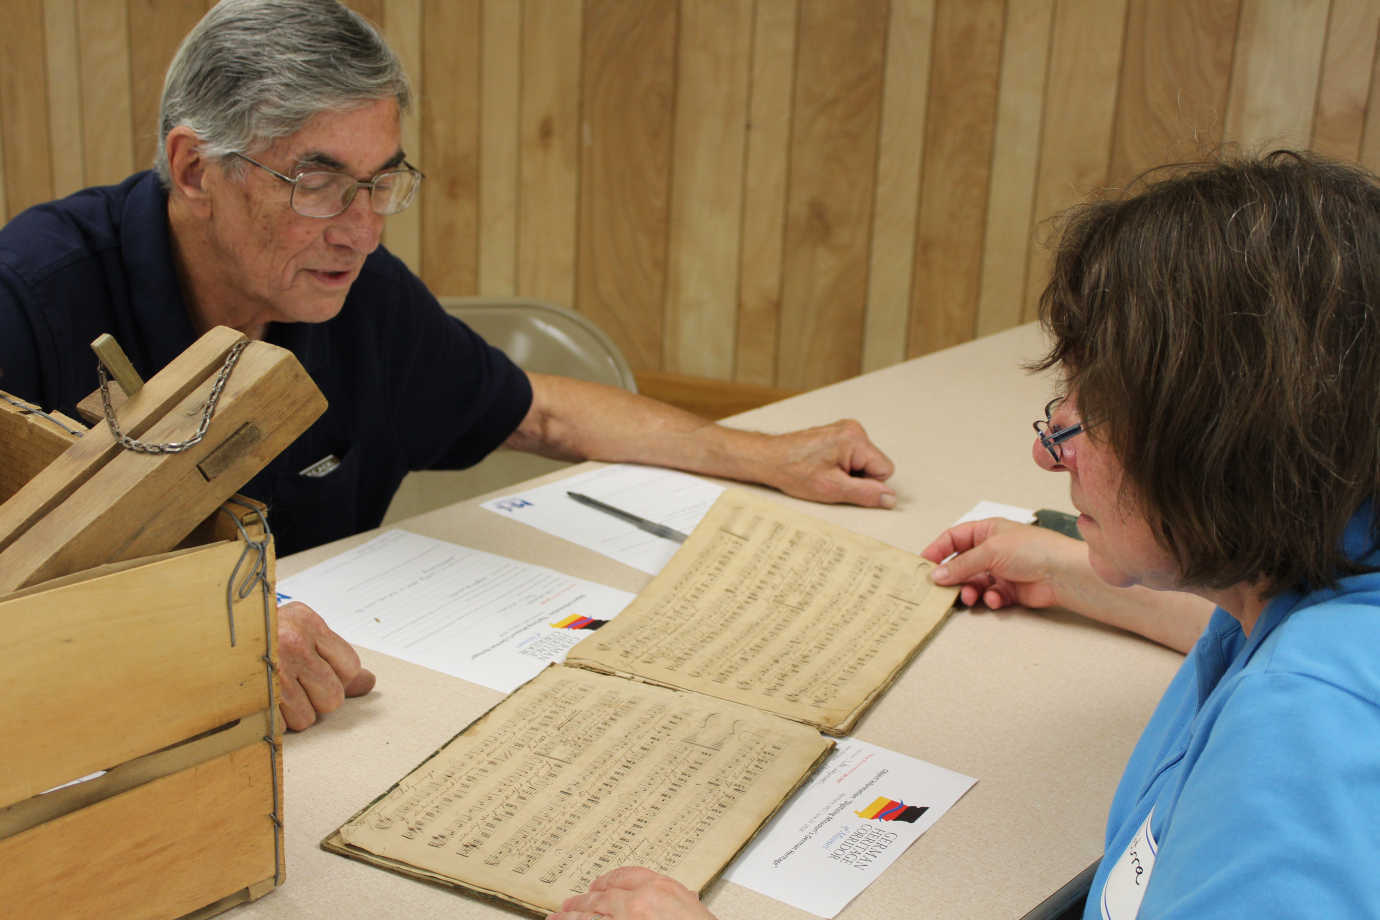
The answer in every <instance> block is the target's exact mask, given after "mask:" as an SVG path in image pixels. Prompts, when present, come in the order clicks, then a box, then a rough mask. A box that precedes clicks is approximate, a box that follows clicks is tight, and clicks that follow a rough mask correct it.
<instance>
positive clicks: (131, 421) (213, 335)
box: [0, 327, 244, 550]
mask: <svg viewBox="0 0 1380 920" xmlns="http://www.w3.org/2000/svg"><path fill="white" fill-rule="evenodd" d="M243 339H244V335H243V334H241V333H239V332H236V331H235V330H233V329H228V328H226V327H217V328H215V329H212V330H211V331H210V332H208V333H206V334H205V335H204V336H202V337H201V338H200V339H198V340H197V341H196V342H194V343H193V344H192V345H191V347H189V348H187V349H186V350H185V351H183V352H182V353H181V354H180V355H178V356H177V357H176V358H174V359H173V360H172V361H170V362H168V365H167V367H165V368H163V370H162V371H160V372H159V373H158V374H156V375H154V377H153V379H152V380H150V381H148V384H147V385H146V386H145V387H144V388H143V389H141V390H140V391H139V393H138V395H136V396H134V397H132V398H131V399H130V400H128V401H127V402H126V403H125V404H124V405H123V407H122V408H121V409H120V410H119V416H118V418H119V422H120V424H121V426H122V427H123V428H124V431H125V433H126V434H128V435H129V436H130V437H132V438H138V437H142V436H143V434H144V433H145V432H146V431H148V430H149V428H150V427H152V425H153V424H154V422H155V421H157V420H158V419H160V418H163V417H164V416H165V415H167V414H168V412H170V411H171V410H172V408H173V407H174V406H176V405H177V404H178V403H180V402H181V401H182V400H183V399H184V398H185V397H186V396H187V394H188V393H190V392H192V390H193V389H195V388H196V387H198V386H200V384H201V382H202V381H204V380H205V379H206V378H207V377H208V376H209V375H210V374H212V373H213V372H214V371H215V370H216V369H217V368H219V367H220V366H221V364H222V363H224V361H225V355H226V353H227V352H229V350H230V348H231V347H232V346H233V345H234V344H235V343H236V342H239V341H241V340H243ZM119 450H120V448H119V446H118V445H117V444H116V443H115V438H114V436H113V435H112V434H111V433H110V429H109V428H107V427H106V426H104V425H101V426H98V427H96V428H93V429H92V430H91V431H89V432H87V433H86V434H85V435H83V436H82V438H81V440H80V441H79V442H78V443H77V444H75V445H73V446H72V448H71V449H70V450H69V451H67V452H66V453H65V454H63V455H62V456H61V457H59V458H57V459H56V460H54V461H53V462H52V463H50V464H48V465H47V466H46V467H45V468H44V469H43V471H42V472H41V473H38V474H37V475H35V476H33V477H31V478H30V480H29V481H28V483H27V484H26V485H25V487H24V488H22V489H21V490H20V491H19V493H18V494H17V495H15V496H14V497H13V498H11V499H10V500H9V501H7V502H5V503H4V504H3V505H0V550H3V549H5V548H6V547H8V546H9V545H10V544H12V543H13V542H14V541H15V540H17V539H18V538H19V536H20V535H21V534H23V533H24V532H25V531H27V530H28V529H29V528H30V527H32V526H33V525H34V524H35V523H37V522H38V521H39V520H40V519H42V518H43V516H44V515H46V514H48V512H50V511H52V510H53V509H54V508H56V507H57V506H58V505H59V504H61V503H62V502H63V501H65V500H66V499H67V498H68V496H70V495H71V494H72V492H73V491H75V490H76V488H77V487H78V486H80V485H81V484H82V483H83V482H86V481H87V480H88V479H90V478H91V476H93V475H94V474H95V472H96V471H97V470H99V469H100V468H101V467H102V466H104V465H105V464H106V463H108V462H109V461H110V460H111V458H113V457H114V456H115V454H116V452H117V451H119Z"/></svg>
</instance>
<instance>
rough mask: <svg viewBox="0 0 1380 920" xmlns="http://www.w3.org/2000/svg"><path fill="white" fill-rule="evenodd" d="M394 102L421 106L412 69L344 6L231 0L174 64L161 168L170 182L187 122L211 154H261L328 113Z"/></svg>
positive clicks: (317, 0) (162, 120)
mask: <svg viewBox="0 0 1380 920" xmlns="http://www.w3.org/2000/svg"><path fill="white" fill-rule="evenodd" d="M386 98H394V99H396V100H397V102H398V111H399V112H400V113H402V112H406V111H407V110H408V108H409V106H410V105H411V98H412V96H411V90H410V89H409V87H408V83H407V74H406V73H404V72H403V68H402V64H401V63H400V62H399V61H398V57H397V55H395V54H394V53H393V51H392V49H390V48H389V47H388V45H387V43H385V42H384V40H383V38H382V37H381V36H380V35H379V34H378V32H377V31H375V30H374V27H373V26H371V25H370V24H369V23H368V21H366V20H365V19H364V18H362V17H361V16H359V15H358V14H356V13H354V12H352V11H351V10H348V9H346V8H345V7H344V6H342V5H341V4H340V3H338V2H336V0H221V2H220V3H217V4H216V5H215V6H214V7H213V8H212V9H211V10H210V12H208V13H207V14H206V15H205V16H204V17H202V20H201V21H200V22H199V23H197V24H196V27H195V28H193V29H192V31H191V32H189V33H187V37H186V38H185V39H183V41H182V46H181V47H180V48H178V49H177V54H176V55H175V56H174V57H173V60H172V63H171V64H170V65H168V74H167V77H166V78H165V79H164V81H163V100H162V103H161V105H160V106H159V111H158V153H157V156H156V157H155V159H154V169H155V170H156V171H157V172H158V176H159V178H160V179H162V181H163V184H164V185H165V186H166V185H168V184H169V174H168V156H167V149H166V147H167V139H168V132H169V131H171V130H172V129H173V128H175V127H177V126H178V125H186V126H187V127H189V128H191V129H192V130H193V131H195V132H196V134H197V136H198V137H200V138H201V140H202V145H201V152H202V153H203V154H204V155H206V156H208V157H224V156H227V155H229V154H231V153H255V152H257V151H259V150H263V149H264V148H266V147H269V146H271V145H272V144H273V142H274V141H276V140H278V139H279V138H282V137H286V136H288V135H290V134H293V133H295V132H296V131H298V130H299V129H300V128H301V127H302V126H303V125H305V124H306V123H307V122H308V121H309V120H311V118H312V116H314V115H317V114H319V113H321V112H324V111H331V110H349V109H353V108H356V107H358V106H361V105H366V104H368V103H370V102H373V101H375V100H378V99H386Z"/></svg>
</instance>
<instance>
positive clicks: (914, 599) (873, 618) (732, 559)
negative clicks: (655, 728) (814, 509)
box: [567, 490, 953, 732]
mask: <svg viewBox="0 0 1380 920" xmlns="http://www.w3.org/2000/svg"><path fill="white" fill-rule="evenodd" d="M931 568H932V565H931V563H929V562H928V561H926V560H924V559H922V558H921V557H919V556H916V555H913V554H911V553H906V552H903V551H901V550H898V549H896V548H894V547H891V546H888V545H886V544H884V543H881V542H879V541H876V540H872V539H870V538H867V537H863V536H859V535H857V534H853V533H850V532H847V531H843V530H841V529H839V528H837V527H833V526H831V525H827V524H825V523H823V522H821V521H819V520H817V519H815V518H812V517H809V516H807V515H803V514H797V513H794V512H791V511H790V510H789V509H787V508H785V507H784V506H782V505H779V504H776V503H773V502H769V501H767V500H765V499H760V498H757V497H756V496H754V495H752V494H750V493H746V492H737V491H733V490H729V491H727V492H725V493H724V495H723V496H722V497H721V498H720V499H719V501H718V502H717V503H716V504H715V505H714V507H713V508H712V509H711V510H710V512H709V514H708V515H707V516H706V517H705V519H704V520H703V521H702V522H701V524H700V525H699V527H697V528H696V529H695V532H694V534H692V535H691V538H690V540H689V541H688V542H687V543H686V544H685V546H684V547H683V548H682V550H681V551H680V552H679V553H677V554H676V556H675V558H674V559H672V560H671V563H670V564H669V565H668V566H667V567H666V568H665V569H664V570H662V572H661V574H660V575H658V576H657V577H656V578H655V579H653V581H652V583H651V584H650V585H648V586H647V588H645V589H644V590H643V591H642V593H641V594H639V595H638V597H637V599H636V600H634V601H633V603H632V604H631V605H630V606H629V607H628V608H627V609H626V610H625V611H624V613H623V614H622V615H621V616H620V617H619V619H618V620H617V621H615V622H613V623H610V624H609V625H608V626H607V627H605V628H604V629H601V630H600V632H599V633H598V634H597V635H595V636H592V637H590V638H589V639H586V640H585V641H584V642H582V643H580V644H579V645H577V646H576V647H575V648H574V649H573V650H572V651H571V653H570V655H569V656H568V657H567V661H568V662H570V663H572V664H580V665H588V666H591V667H595V668H601V669H605V670H609V671H612V672H614V673H621V674H637V675H638V676H640V677H643V678H646V679H650V680H654V681H656V682H658V683H662V684H665V685H667V686H673V687H680V688H684V689H689V690H694V691H696V692H700V693H707V694H711V695H714V696H718V697H721V698H723V699H730V700H734V701H737V702H741V703H744V704H746V705H749V706H752V707H754V708H758V709H765V710H768V711H771V712H776V713H778V714H780V715H784V716H786V717H788V718H793V719H798V720H801V721H806V722H810V723H812V724H815V725H818V726H819V727H821V728H823V729H824V730H826V731H833V732H841V731H846V730H847V727H848V726H849V725H851V723H852V720H854V719H856V717H857V715H858V714H859V713H860V712H861V710H862V708H863V707H865V705H866V703H867V702H868V701H869V700H870V699H872V698H874V697H875V695H876V694H877V693H878V692H880V690H881V689H883V688H884V687H885V686H886V685H887V684H888V683H889V681H890V679H891V678H892V677H893V676H894V675H895V673H896V672H897V671H898V670H899V669H900V667H901V666H903V665H904V663H905V662H906V661H907V660H908V659H909V657H910V656H911V655H912V654H913V653H914V651H915V650H916V649H917V648H918V647H919V646H920V644H922V643H923V642H924V640H925V638H926V637H927V636H928V635H929V633H930V632H931V631H932V630H933V629H934V628H935V627H936V626H937V625H938V624H939V622H940V621H941V620H942V618H943V615H944V614H945V612H946V611H947V610H948V609H949V606H950V605H951V603H952V601H953V591H952V590H951V589H941V588H937V587H935V586H934V585H933V584H932V583H931V582H930V579H929V571H930V569H931Z"/></svg>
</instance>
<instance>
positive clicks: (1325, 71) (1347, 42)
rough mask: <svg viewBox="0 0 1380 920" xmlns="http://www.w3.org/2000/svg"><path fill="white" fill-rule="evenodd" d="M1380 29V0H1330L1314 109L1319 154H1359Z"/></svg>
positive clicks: (1346, 156) (1340, 156)
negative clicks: (1377, 33) (1379, 0)
mask: <svg viewBox="0 0 1380 920" xmlns="http://www.w3.org/2000/svg"><path fill="white" fill-rule="evenodd" d="M1377 30H1380V3H1377V2H1375V0H1332V6H1331V9H1330V11H1329V13H1328V17H1327V40H1326V43H1325V44H1324V46H1323V64H1322V76H1321V78H1320V80H1319V83H1318V103H1317V106H1316V107H1315V109H1314V112H1313V138H1312V148H1313V149H1314V150H1316V151H1317V152H1318V153H1321V154H1325V155H1327V156H1331V157H1336V158H1338V159H1342V160H1356V159H1358V158H1359V157H1360V155H1361V135H1362V133H1363V132H1364V131H1365V126H1366V104H1367V102H1368V101H1369V97H1370V74H1371V69H1372V68H1373V66H1374V64H1375V42H1376V32H1377Z"/></svg>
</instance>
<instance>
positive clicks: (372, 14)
mask: <svg viewBox="0 0 1380 920" xmlns="http://www.w3.org/2000/svg"><path fill="white" fill-rule="evenodd" d="M385 2H386V0H345V5H346V6H348V7H349V8H350V9H352V10H354V11H355V12H356V13H358V14H359V15H361V16H363V17H364V18H365V19H367V20H369V21H370V22H371V23H373V24H374V27H375V28H377V29H380V30H381V29H382V28H383V25H384V15H385V13H384V4H385Z"/></svg>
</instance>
